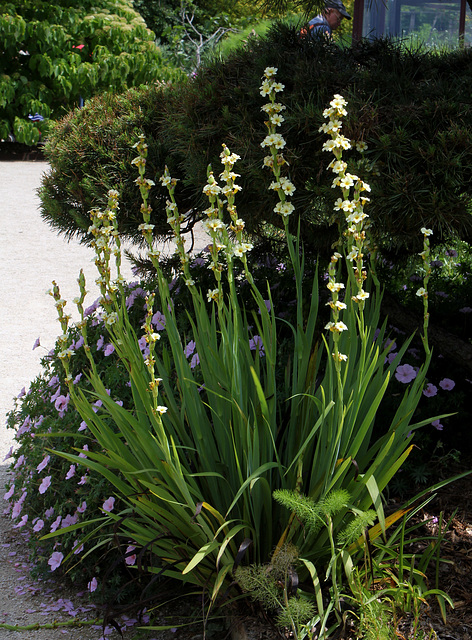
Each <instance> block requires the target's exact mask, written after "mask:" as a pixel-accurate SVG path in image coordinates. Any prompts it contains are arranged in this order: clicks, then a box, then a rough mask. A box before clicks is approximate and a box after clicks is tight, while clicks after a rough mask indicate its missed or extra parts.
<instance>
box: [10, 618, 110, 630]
mask: <svg viewBox="0 0 472 640" xmlns="http://www.w3.org/2000/svg"><path fill="white" fill-rule="evenodd" d="M94 624H103V619H100V618H96V619H95V620H79V619H77V618H74V619H73V620H67V621H65V622H47V623H46V624H40V623H39V622H36V623H33V624H27V625H23V626H22V625H19V624H6V623H4V622H0V629H7V630H8V631H35V630H39V629H59V628H62V627H78V628H80V627H90V626H92V625H94Z"/></svg>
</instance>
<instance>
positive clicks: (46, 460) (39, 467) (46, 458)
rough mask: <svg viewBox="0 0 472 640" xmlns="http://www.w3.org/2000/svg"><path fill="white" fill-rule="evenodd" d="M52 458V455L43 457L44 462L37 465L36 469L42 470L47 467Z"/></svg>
mask: <svg viewBox="0 0 472 640" xmlns="http://www.w3.org/2000/svg"><path fill="white" fill-rule="evenodd" d="M50 459H51V456H46V457H45V458H43V460H42V462H40V463H39V464H38V466H37V467H36V471H39V472H41V471H42V470H43V469H45V468H46V467H47V466H48V463H49V460H50Z"/></svg>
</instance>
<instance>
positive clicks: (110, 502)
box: [102, 497, 115, 512]
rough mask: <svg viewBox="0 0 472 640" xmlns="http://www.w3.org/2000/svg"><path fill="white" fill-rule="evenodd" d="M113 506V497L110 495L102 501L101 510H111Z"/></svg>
mask: <svg viewBox="0 0 472 640" xmlns="http://www.w3.org/2000/svg"><path fill="white" fill-rule="evenodd" d="M114 506H115V498H113V497H110V498H108V499H107V500H105V502H104V503H103V507H102V508H103V510H104V511H108V512H110V511H113V508H114Z"/></svg>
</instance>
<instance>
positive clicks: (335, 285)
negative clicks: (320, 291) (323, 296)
mask: <svg viewBox="0 0 472 640" xmlns="http://www.w3.org/2000/svg"><path fill="white" fill-rule="evenodd" d="M326 286H327V287H328V289H329V290H330V291H333V292H338V291H341V289H344V284H343V283H342V282H328V284H327V285H326Z"/></svg>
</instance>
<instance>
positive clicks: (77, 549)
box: [72, 540, 84, 556]
mask: <svg viewBox="0 0 472 640" xmlns="http://www.w3.org/2000/svg"><path fill="white" fill-rule="evenodd" d="M83 550H84V545H83V544H82V543H81V542H80V540H76V541H75V542H74V545H73V547H72V551H73V552H74V555H75V556H76V555H77V554H79V553H81V552H82V551H83Z"/></svg>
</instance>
